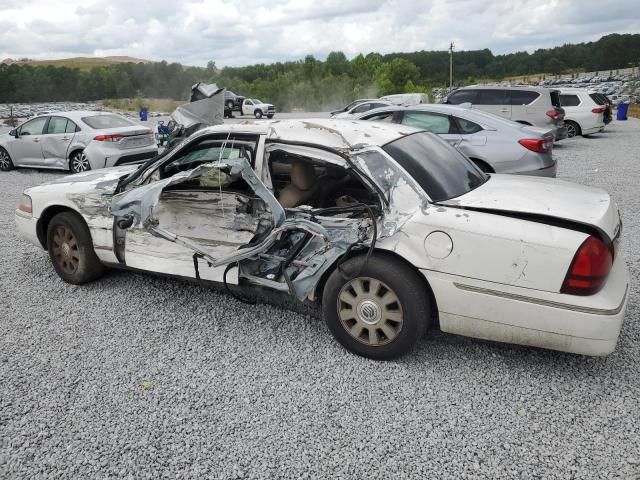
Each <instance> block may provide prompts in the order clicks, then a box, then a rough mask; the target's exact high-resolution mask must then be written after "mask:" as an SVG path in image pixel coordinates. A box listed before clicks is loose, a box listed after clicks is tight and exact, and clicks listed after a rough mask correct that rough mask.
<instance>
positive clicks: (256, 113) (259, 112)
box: [253, 110, 262, 119]
mask: <svg viewBox="0 0 640 480" xmlns="http://www.w3.org/2000/svg"><path fill="white" fill-rule="evenodd" d="M253 114H254V115H255V116H256V118H258V119H260V118H262V110H256V111H255V112H253Z"/></svg>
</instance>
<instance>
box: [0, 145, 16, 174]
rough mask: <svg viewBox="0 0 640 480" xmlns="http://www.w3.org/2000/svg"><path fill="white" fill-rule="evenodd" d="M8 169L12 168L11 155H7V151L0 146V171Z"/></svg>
mask: <svg viewBox="0 0 640 480" xmlns="http://www.w3.org/2000/svg"><path fill="white" fill-rule="evenodd" d="M9 170H13V162H12V161H11V156H10V155H9V152H7V151H6V150H5V149H4V148H2V147H0V171H2V172H8V171H9Z"/></svg>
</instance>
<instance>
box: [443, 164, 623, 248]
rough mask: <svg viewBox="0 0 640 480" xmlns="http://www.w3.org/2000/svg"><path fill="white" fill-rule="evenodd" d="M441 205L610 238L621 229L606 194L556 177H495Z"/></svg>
mask: <svg viewBox="0 0 640 480" xmlns="http://www.w3.org/2000/svg"><path fill="white" fill-rule="evenodd" d="M439 204H442V205H449V206H455V207H462V208H471V209H474V210H481V211H488V212H495V213H502V214H506V215H513V214H516V216H517V214H522V216H523V217H524V218H527V216H531V217H529V218H531V219H535V218H553V219H560V220H566V221H568V222H572V223H579V224H583V225H589V226H591V227H595V228H596V229H598V230H600V231H601V232H604V233H605V234H606V235H607V236H608V237H609V238H610V239H613V238H615V237H616V235H617V234H618V232H619V229H620V217H619V214H618V208H617V207H616V204H615V202H614V201H613V200H612V199H611V197H610V196H609V194H608V193H607V192H605V191H604V190H600V189H597V188H591V187H585V186H583V185H578V184H575V183H569V182H564V181H562V180H557V179H554V178H540V177H528V176H517V175H499V174H495V175H491V177H490V178H489V180H488V181H486V182H485V183H484V184H483V185H481V186H480V187H478V188H476V189H475V190H472V191H471V192H468V193H466V194H464V195H461V196H459V197H456V198H453V199H451V200H446V201H443V202H439Z"/></svg>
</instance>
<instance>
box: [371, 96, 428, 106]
mask: <svg viewBox="0 0 640 480" xmlns="http://www.w3.org/2000/svg"><path fill="white" fill-rule="evenodd" d="M380 100H385V101H387V102H391V103H392V104H394V105H402V106H405V107H410V106H412V105H421V104H423V103H429V95H427V94H426V93H397V94H395V95H385V96H384V97H380Z"/></svg>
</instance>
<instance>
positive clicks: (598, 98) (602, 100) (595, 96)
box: [589, 93, 610, 105]
mask: <svg viewBox="0 0 640 480" xmlns="http://www.w3.org/2000/svg"><path fill="white" fill-rule="evenodd" d="M589 96H590V97H591V100H593V101H594V102H596V105H606V104H607V103H610V102H609V101H608V100H607V97H605V96H604V95H603V94H602V93H590V94H589Z"/></svg>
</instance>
